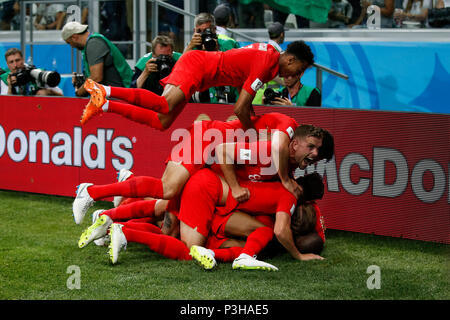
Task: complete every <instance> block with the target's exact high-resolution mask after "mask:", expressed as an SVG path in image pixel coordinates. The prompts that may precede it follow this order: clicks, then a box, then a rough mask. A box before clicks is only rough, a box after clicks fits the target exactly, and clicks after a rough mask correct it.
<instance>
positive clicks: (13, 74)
mask: <svg viewBox="0 0 450 320" xmlns="http://www.w3.org/2000/svg"><path fill="white" fill-rule="evenodd" d="M5 60H6V64H7V65H8V69H9V71H6V72H5V73H3V74H2V75H0V78H1V82H2V83H1V94H16V95H26V96H34V95H37V96H62V95H63V92H62V90H61V89H60V88H58V87H57V86H58V84H59V82H60V80H61V76H60V74H59V73H58V72H55V71H44V70H42V69H38V68H36V67H35V66H32V65H28V64H26V63H25V59H24V57H23V55H22V52H21V51H20V50H19V49H17V48H11V49H9V50H8V51H6V53H5Z"/></svg>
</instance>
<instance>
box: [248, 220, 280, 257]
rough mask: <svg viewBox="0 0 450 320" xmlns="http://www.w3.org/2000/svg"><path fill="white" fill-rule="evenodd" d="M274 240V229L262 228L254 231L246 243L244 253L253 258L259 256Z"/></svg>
mask: <svg viewBox="0 0 450 320" xmlns="http://www.w3.org/2000/svg"><path fill="white" fill-rule="evenodd" d="M272 238H273V229H272V228H269V227H260V228H258V229H256V230H255V231H253V232H252V233H251V234H250V235H249V236H248V237H247V241H246V242H245V246H244V249H243V250H242V253H246V254H248V255H249V256H251V257H253V256H254V255H255V254H258V253H259V252H260V251H261V250H262V249H264V247H265V246H267V244H268V243H269V242H270V240H272Z"/></svg>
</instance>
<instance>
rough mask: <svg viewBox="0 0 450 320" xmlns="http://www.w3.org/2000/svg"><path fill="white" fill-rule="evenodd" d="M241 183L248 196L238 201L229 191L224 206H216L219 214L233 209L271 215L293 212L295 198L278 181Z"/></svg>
mask: <svg viewBox="0 0 450 320" xmlns="http://www.w3.org/2000/svg"><path fill="white" fill-rule="evenodd" d="M241 185H242V186H243V187H246V188H248V190H249V191H250V198H249V199H248V200H247V201H244V202H242V203H239V202H237V201H236V199H234V198H233V196H232V195H231V191H230V193H229V194H228V198H227V202H226V204H225V206H223V207H217V208H216V210H217V213H218V214H219V215H226V214H228V213H230V212H232V211H233V210H242V211H245V212H247V213H254V214H271V215H274V214H275V213H277V212H280V211H281V212H286V213H288V214H290V215H292V214H293V213H294V210H295V207H296V205H297V199H296V198H295V196H294V195H293V194H292V193H290V192H289V191H288V190H287V189H286V188H285V187H283V185H282V184H281V183H280V182H264V183H257V182H251V181H246V182H243V183H241Z"/></svg>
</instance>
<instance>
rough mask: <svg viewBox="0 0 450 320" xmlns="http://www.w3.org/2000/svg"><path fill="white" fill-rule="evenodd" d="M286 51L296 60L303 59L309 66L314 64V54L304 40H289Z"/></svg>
mask: <svg viewBox="0 0 450 320" xmlns="http://www.w3.org/2000/svg"><path fill="white" fill-rule="evenodd" d="M286 52H287V53H289V54H292V55H294V56H295V57H296V58H297V59H298V60H302V61H305V62H306V63H307V64H308V65H309V66H311V65H313V64H314V54H313V53H312V51H311V48H310V46H308V45H307V44H306V43H305V41H303V40H297V41H293V42H291V43H290V44H289V45H288V46H287V49H286Z"/></svg>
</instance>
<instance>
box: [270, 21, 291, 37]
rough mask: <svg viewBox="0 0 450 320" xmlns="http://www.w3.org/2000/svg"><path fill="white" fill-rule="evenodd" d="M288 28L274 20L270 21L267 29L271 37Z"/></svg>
mask: <svg viewBox="0 0 450 320" xmlns="http://www.w3.org/2000/svg"><path fill="white" fill-rule="evenodd" d="M288 30H289V29H286V28H285V27H284V26H283V25H282V24H281V23H279V22H278V21H277V22H274V23H272V24H271V25H270V26H269V27H268V28H267V31H269V36H270V37H271V38H277V37H278V36H279V35H280V34H281V33H282V32H285V31H288Z"/></svg>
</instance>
